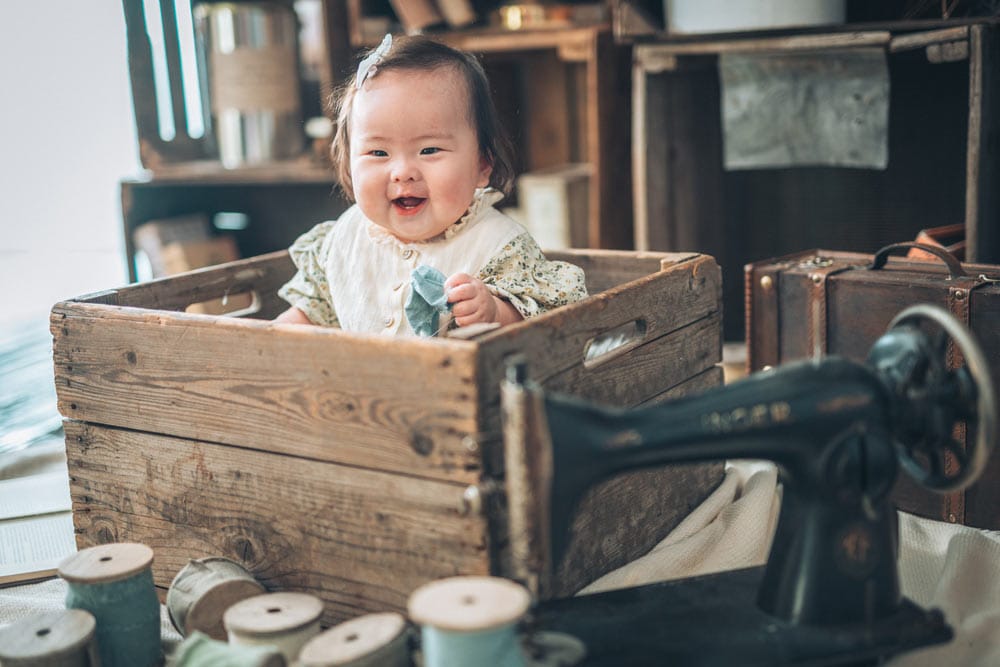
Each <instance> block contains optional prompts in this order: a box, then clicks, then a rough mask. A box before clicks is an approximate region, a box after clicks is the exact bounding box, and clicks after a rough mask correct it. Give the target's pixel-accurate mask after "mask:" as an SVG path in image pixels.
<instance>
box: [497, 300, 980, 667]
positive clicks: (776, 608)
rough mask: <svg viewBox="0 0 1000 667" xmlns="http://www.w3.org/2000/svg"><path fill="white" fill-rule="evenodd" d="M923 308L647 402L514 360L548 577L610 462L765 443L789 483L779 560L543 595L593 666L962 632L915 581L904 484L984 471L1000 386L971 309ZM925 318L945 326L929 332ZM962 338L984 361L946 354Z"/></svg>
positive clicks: (510, 406) (815, 653)
mask: <svg viewBox="0 0 1000 667" xmlns="http://www.w3.org/2000/svg"><path fill="white" fill-rule="evenodd" d="M911 310H912V311H915V312H911V311H906V312H904V313H903V314H901V315H900V317H899V318H897V320H898V322H894V325H893V327H891V329H890V331H889V332H887V334H886V335H885V336H883V337H882V338H881V339H879V341H878V342H877V343H876V345H875V346H873V348H872V352H871V354H870V357H869V360H868V363H867V364H859V363H855V362H851V361H847V360H845V359H842V358H838V357H828V358H823V359H818V360H814V361H806V362H799V363H794V364H789V365H786V366H783V367H780V368H778V369H775V370H773V371H768V372H765V373H759V374H756V375H753V376H751V377H749V378H747V379H745V380H743V381H740V382H738V383H735V384H732V385H729V386H726V387H720V388H717V389H713V390H709V391H707V392H705V393H703V394H701V395H699V396H694V397H687V398H683V399H680V400H677V401H673V402H670V403H667V404H663V405H660V406H654V407H648V408H642V409H637V410H611V409H602V408H598V407H595V406H591V405H587V404H584V403H582V402H580V401H577V400H573V399H568V398H561V397H557V396H545V395H543V394H542V393H541V392H539V391H537V390H535V389H533V388H532V387H531V386H530V383H526V382H525V381H524V376H525V369H524V368H519V367H514V368H513V370H512V373H511V376H510V378H509V381H508V383H507V385H506V386H505V387H504V406H505V412H504V414H505V418H506V420H507V424H506V426H507V428H505V431H506V432H507V433H512V432H513V431H514V430H515V429H517V430H520V431H521V432H522V434H526V435H523V436H522V437H510V438H508V439H507V442H506V447H507V450H508V451H507V460H506V463H507V470H506V474H507V489H508V503H509V504H510V507H511V547H512V554H513V556H514V559H515V568H514V571H515V572H519V573H520V574H521V578H522V581H524V582H525V583H526V584H527V585H528V586H529V588H532V589H534V590H535V592H536V593H537V592H538V591H544V590H545V587H546V586H547V585H548V581H549V578H550V576H551V572H552V571H553V569H554V568H555V567H556V566H557V564H558V563H559V560H560V558H561V556H562V554H563V553H564V551H565V549H566V546H567V544H568V540H569V538H570V536H569V534H568V530H567V527H568V526H569V525H570V520H571V517H572V512H573V508H574V506H575V503H576V501H577V499H578V498H580V497H581V496H582V495H583V494H584V493H585V492H586V491H587V489H589V488H591V487H592V486H593V485H594V484H596V483H597V482H599V481H601V480H603V479H605V478H607V477H608V476H610V475H613V474H616V473H619V472H622V471H625V470H631V469H636V468H647V467H652V466H658V465H664V464H668V463H683V462H691V461H704V460H711V459H746V458H756V459H769V460H772V461H774V462H775V463H776V464H777V465H778V467H779V472H780V477H781V481H782V483H783V492H782V509H781V514H780V517H779V521H778V526H777V530H776V533H775V536H774V541H773V544H772V548H771V554H770V557H769V559H768V562H767V565H766V567H764V568H755V569H752V570H741V571H736V572H727V573H722V574H717V575H711V576H706V577H698V578H694V579H688V580H680V581H674V582H667V583H660V584H653V585H650V586H643V587H638V588H633V589H626V590H621V591H612V592H609V593H603V594H598V595H591V596H580V597H577V598H570V599H563V600H557V601H551V602H548V603H545V604H543V605H541V606H540V607H539V608H538V609H537V621H538V624H539V627H540V628H542V629H546V630H548V629H554V630H559V631H563V632H569V633H570V634H574V635H576V636H578V637H580V638H581V639H583V640H584V641H585V642H586V643H587V644H588V650H589V656H590V657H589V658H588V659H587V661H586V662H585V663H584V664H587V665H604V664H607V665H611V664H614V665H623V664H651V665H652V664H656V665H659V664H684V665H689V664H691V665H695V664H705V665H715V664H719V665H722V664H725V665H732V664H740V665H744V664H761V665H765V664H766V665H773V664H809V665H819V664H824V665H825V664H848V663H850V664H857V663H865V662H867V661H871V660H877V659H879V658H880V657H884V656H888V655H892V654H894V653H898V652H900V651H904V650H908V649H912V648H915V647H918V646H923V645H927V644H932V643H938V642H943V641H947V640H948V639H949V638H950V637H951V631H950V629H949V628H948V627H947V625H946V624H945V623H944V620H943V618H942V617H941V615H940V613H938V612H936V611H924V610H922V609H920V608H918V607H916V606H915V605H913V604H912V603H911V602H909V601H907V600H905V599H903V598H902V596H901V594H900V588H899V578H898V572H897V562H896V561H897V553H898V534H897V525H896V511H895V508H894V507H893V505H892V503H891V502H890V499H889V494H890V491H891V489H892V487H893V483H894V482H895V480H896V477H897V475H898V471H899V469H900V467H901V465H900V464H901V463H902V467H903V468H904V469H906V470H907V471H908V472H910V473H911V474H913V475H914V476H915V477H916V478H917V479H919V480H920V481H921V482H922V483H923V484H925V485H926V486H928V487H929V488H936V489H947V490H950V489H955V488H959V487H961V486H963V485H967V484H969V483H971V482H972V481H973V480H974V479H975V477H976V476H977V475H978V474H979V473H980V472H981V470H982V468H983V467H984V466H985V461H986V459H987V458H988V455H989V450H990V448H991V446H992V442H993V437H994V435H995V429H996V426H995V422H996V415H995V410H994V409H993V407H992V406H993V405H994V404H995V402H994V400H993V389H992V383H991V381H990V379H989V376H988V374H984V372H983V370H982V369H983V367H984V362H983V360H982V358H981V354H980V353H979V350H978V347H976V345H975V343H974V342H973V341H971V339H969V338H968V337H967V335H966V334H965V332H964V330H961V329H960V328H958V327H959V325H957V322H955V321H954V319H953V318H951V316H950V315H948V314H947V313H944V311H941V312H938V310H939V309H930V310H928V309H927V307H917V308H915V309H911ZM942 313H943V314H942ZM925 319H929V320H931V321H933V322H936V323H937V324H938V325H939V326H940V327H942V329H943V331H942V332H941V333H940V334H938V335H936V336H931V335H929V334H928V333H927V332H926V331H925V330H924V329H923V328H921V326H918V325H919V324H925V322H923V320H925ZM949 336H950V338H949ZM951 339H954V341H955V343H951V342H949V340H951ZM952 344H960V346H961V351H962V352H963V353H964V358H965V359H966V360H967V361H968V367H967V368H966V367H962V368H959V369H951V368H948V367H947V366H946V365H945V362H944V358H945V352H946V351H947V350H948V349H949V348H948V346H949V345H952ZM960 420H968V421H969V423H970V424H975V425H976V427H977V428H978V431H979V438H978V440H977V446H976V447H975V448H974V449H973V450H972V451H970V452H967V453H966V452H963V451H958V450H956V449H955V448H954V444H953V441H952V432H953V427H954V424H955V423H956V422H958V421H960ZM529 443H534V444H535V445H537V447H536V448H535V449H532V447H531V446H530V444H529ZM947 453H950V455H951V456H952V457H953V458H956V459H957V463H958V472H957V473H956V472H955V471H954V470H953V469H950V467H949V465H947V464H946V462H945V457H946V454H947ZM952 462H953V463H954V462H955V461H952ZM921 463H926V465H927V469H926V470H924V469H922V468H921ZM951 467H952V468H953V467H954V466H951ZM671 660H673V662H672V663H671Z"/></svg>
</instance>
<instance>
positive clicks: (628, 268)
mask: <svg viewBox="0 0 1000 667" xmlns="http://www.w3.org/2000/svg"><path fill="white" fill-rule="evenodd" d="M545 256H546V257H547V258H548V259H551V260H557V261H563V262H572V263H573V264H576V265H577V266H579V267H580V268H581V269H583V271H584V274H585V275H586V277H587V290H588V291H589V292H590V294H597V293H598V292H603V291H605V290H608V289H611V288H612V287H617V286H618V285H624V284H625V283H627V282H631V281H633V280H639V279H640V278H644V277H646V276H648V275H650V274H652V273H656V272H658V271H660V269H661V267H662V266H663V263H664V262H666V263H667V265H672V264H679V263H681V262H685V261H688V260H690V259H694V258H695V257H696V255H695V253H665V252H635V251H632V250H572V249H570V250H550V251H548V252H546V253H545Z"/></svg>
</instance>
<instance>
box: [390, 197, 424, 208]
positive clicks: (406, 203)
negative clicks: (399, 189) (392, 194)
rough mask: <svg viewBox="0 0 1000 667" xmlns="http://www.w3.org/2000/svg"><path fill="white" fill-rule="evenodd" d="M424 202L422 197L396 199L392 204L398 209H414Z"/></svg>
mask: <svg viewBox="0 0 1000 667" xmlns="http://www.w3.org/2000/svg"><path fill="white" fill-rule="evenodd" d="M425 201H426V199H424V198H423V197H398V198H396V199H393V200H392V203H393V204H395V205H396V206H399V207H400V208H407V209H409V208H416V207H418V206H420V205H421V204H423V203H424V202H425Z"/></svg>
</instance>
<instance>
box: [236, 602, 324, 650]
mask: <svg viewBox="0 0 1000 667" xmlns="http://www.w3.org/2000/svg"><path fill="white" fill-rule="evenodd" d="M322 614H323V603H322V602H321V601H320V599H319V598H317V597H316V596H314V595H309V594H308V593H266V594H264V595H256V596H254V597H252V598H247V599H246V600H241V601H240V602H237V603H236V604H234V605H233V606H232V607H230V608H229V609H227V610H226V613H225V614H223V616H222V622H223V624H224V625H225V626H226V634H227V635H228V637H229V643H230V644H237V645H240V646H262V645H265V644H270V645H271V646H274V647H275V648H277V649H278V650H279V651H280V652H281V654H282V655H283V656H285V660H287V661H288V662H289V663H292V662H294V661H295V660H296V658H298V655H299V651H301V650H302V647H303V646H305V645H306V642H308V641H309V640H310V639H312V638H313V637H315V636H316V635H318V634H319V617H320V616H321V615H322Z"/></svg>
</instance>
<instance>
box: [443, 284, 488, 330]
mask: <svg viewBox="0 0 1000 667" xmlns="http://www.w3.org/2000/svg"><path fill="white" fill-rule="evenodd" d="M444 289H445V292H446V293H447V295H448V303H450V304H451V314H452V315H453V316H454V317H455V322H456V323H457V324H458V326H460V327H467V326H469V325H470V324H477V323H479V322H499V321H500V319H499V317H498V315H499V313H498V308H497V306H498V304H499V299H497V298H496V297H495V296H493V295H492V294H490V291H489V289H487V288H486V284H485V283H483V281H482V280H479V279H478V278H473V277H472V276H470V275H469V274H467V273H456V274H455V275H453V276H451V277H450V278H448V280H446V281H445V283H444Z"/></svg>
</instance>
